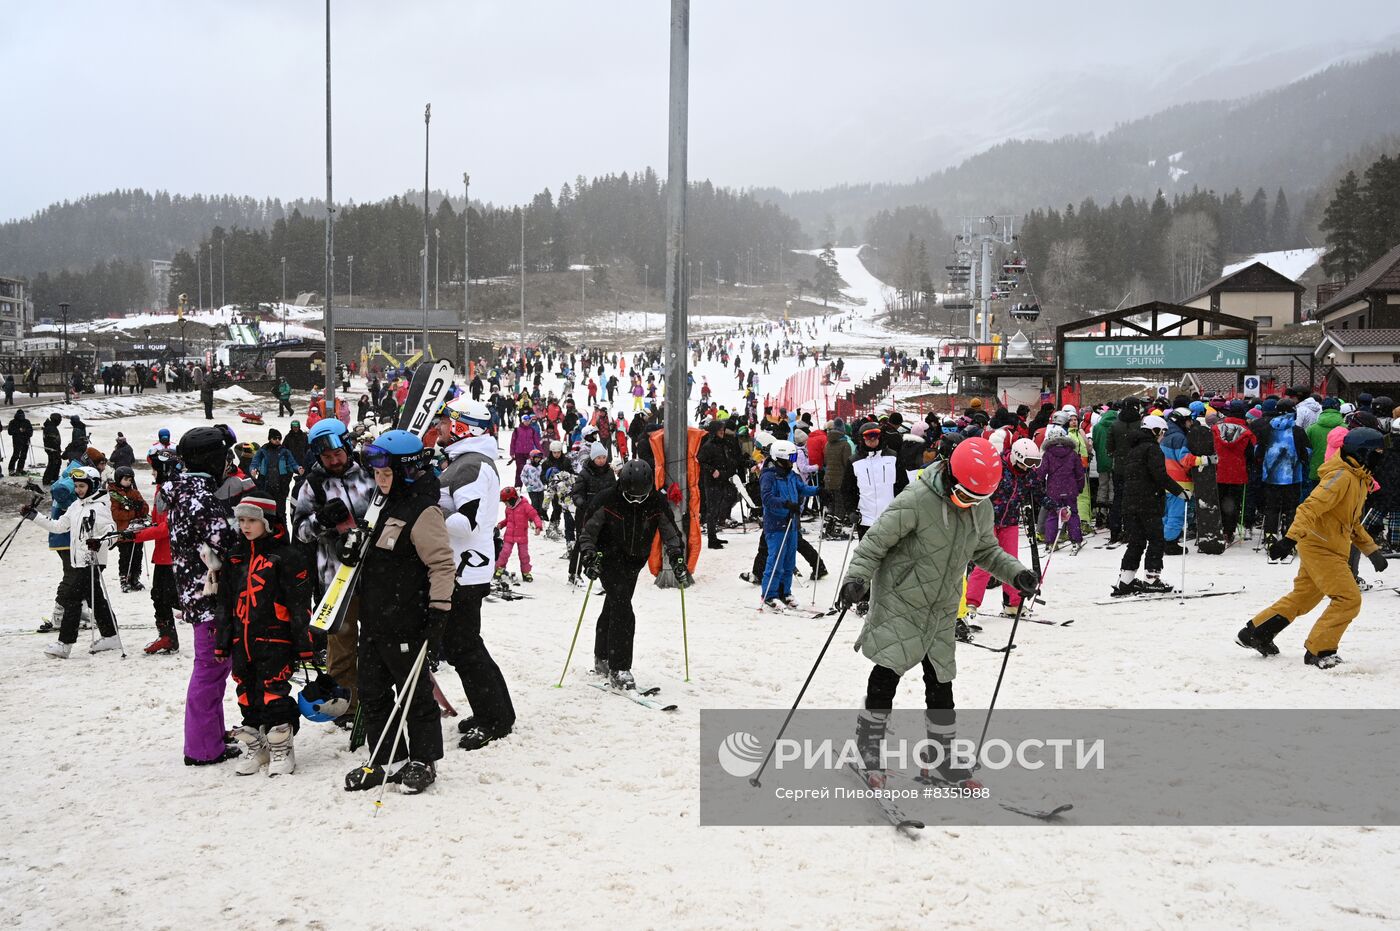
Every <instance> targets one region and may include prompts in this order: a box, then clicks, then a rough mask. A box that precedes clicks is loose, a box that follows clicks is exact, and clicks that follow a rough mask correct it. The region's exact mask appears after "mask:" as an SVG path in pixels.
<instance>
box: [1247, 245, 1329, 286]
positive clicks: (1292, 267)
mask: <svg viewBox="0 0 1400 931" xmlns="http://www.w3.org/2000/svg"><path fill="white" fill-rule="evenodd" d="M1326 251H1327V250H1326V249H1324V248H1320V247H1319V248H1310V249H1283V250H1281V251H1278V252H1259V253H1256V254H1254V255H1251V256H1249V257H1248V258H1245V259H1241V260H1240V261H1238V262H1231V263H1230V264H1229V265H1226V266H1225V267H1224V268H1223V269H1221V271H1220V274H1221V275H1233V274H1234V273H1235V272H1237V271H1239V270H1240V269H1242V268H1244V267H1245V266H1247V265H1252V264H1254V263H1255V262H1263V263H1264V264H1265V265H1267V266H1269V267H1270V268H1272V269H1273V270H1274V271H1276V272H1278V273H1279V274H1280V275H1282V276H1284V277H1285V278H1287V279H1289V280H1290V281H1297V280H1298V279H1299V278H1302V277H1303V276H1304V275H1306V274H1307V273H1308V269H1310V268H1312V267H1313V266H1314V265H1316V264H1317V263H1318V262H1320V261H1322V256H1323V254H1324V253H1325V252H1326Z"/></svg>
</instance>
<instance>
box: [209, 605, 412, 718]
mask: <svg viewBox="0 0 1400 931" xmlns="http://www.w3.org/2000/svg"><path fill="white" fill-rule="evenodd" d="M235 630H236V631H237V630H238V628H237V627H235ZM263 633H269V631H263ZM284 636H285V634H284ZM229 656H230V658H231V659H232V660H233V682H234V689H235V691H236V692H237V694H238V710H239V712H240V713H241V714H242V715H243V723H244V724H245V725H247V726H248V727H277V726H278V725H281V724H290V725H291V726H292V733H296V732H297V730H298V729H299V728H300V727H301V708H300V707H298V706H297V701H296V699H295V698H293V697H292V668H293V667H294V666H295V665H296V661H297V656H296V650H295V649H293V647H292V645H291V644H290V643H288V642H286V641H285V640H280V639H272V638H270V637H258V636H253V637H251V638H249V639H248V640H244V638H243V636H242V633H241V631H239V632H238V633H237V634H236V635H235V637H234V641H233V646H232V648H231V650H230V653H229ZM431 693H432V690H431V688H430V689H429V694H430V695H431Z"/></svg>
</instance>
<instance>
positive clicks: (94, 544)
mask: <svg viewBox="0 0 1400 931" xmlns="http://www.w3.org/2000/svg"><path fill="white" fill-rule="evenodd" d="M87 548H88V549H90V550H92V551H93V552H94V553H96V552H97V551H99V550H100V549H102V540H101V538H99V537H88V541H87Z"/></svg>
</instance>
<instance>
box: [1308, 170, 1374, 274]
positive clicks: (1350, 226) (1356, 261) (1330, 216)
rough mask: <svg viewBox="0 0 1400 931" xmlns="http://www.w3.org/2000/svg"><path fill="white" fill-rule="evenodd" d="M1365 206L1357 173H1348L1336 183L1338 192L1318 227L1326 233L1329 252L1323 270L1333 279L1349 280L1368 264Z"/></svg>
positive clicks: (1323, 260)
mask: <svg viewBox="0 0 1400 931" xmlns="http://www.w3.org/2000/svg"><path fill="white" fill-rule="evenodd" d="M1365 206H1366V205H1365V201H1364V199H1363V198H1362V193H1361V182H1360V180H1359V179H1358V178H1357V177H1356V172H1354V171H1348V172H1347V173H1346V177H1344V178H1342V180H1341V181H1340V182H1339V183H1338V184H1337V190H1336V192H1335V193H1333V195H1332V200H1331V202H1330V203H1328V205H1327V209H1326V210H1325V211H1324V212H1323V214H1322V222H1321V223H1320V224H1319V225H1318V227H1319V229H1321V230H1322V231H1323V232H1324V233H1326V234H1327V252H1326V254H1325V255H1323V257H1322V270H1323V271H1325V272H1326V273H1327V274H1328V275H1331V276H1332V277H1333V278H1341V279H1343V280H1345V281H1350V280H1351V279H1353V278H1355V277H1356V275H1357V273H1358V272H1360V271H1361V269H1362V268H1364V267H1365V265H1366V263H1365V243H1364V241H1363V238H1362V223H1363V211H1364V209H1365Z"/></svg>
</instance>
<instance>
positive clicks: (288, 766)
mask: <svg viewBox="0 0 1400 931" xmlns="http://www.w3.org/2000/svg"><path fill="white" fill-rule="evenodd" d="M267 748H268V756H269V759H268V764H267V774H268V775H269V776H290V775H291V774H292V773H294V772H296V770H297V754H296V749H295V748H294V747H293V746H292V726H291V725H290V724H279V725H277V726H276V727H270V728H268V729H267Z"/></svg>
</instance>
